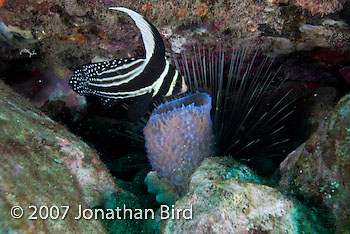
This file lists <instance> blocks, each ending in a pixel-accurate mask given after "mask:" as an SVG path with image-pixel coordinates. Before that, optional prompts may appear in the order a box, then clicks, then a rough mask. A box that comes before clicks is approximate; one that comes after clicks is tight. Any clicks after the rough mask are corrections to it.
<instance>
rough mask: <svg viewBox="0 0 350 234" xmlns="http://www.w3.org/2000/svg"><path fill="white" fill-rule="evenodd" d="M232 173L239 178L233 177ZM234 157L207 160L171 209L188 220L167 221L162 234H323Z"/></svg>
mask: <svg viewBox="0 0 350 234" xmlns="http://www.w3.org/2000/svg"><path fill="white" fill-rule="evenodd" d="M232 168H235V171H236V172H238V171H240V172H239V173H236V172H235V173H232V170H231V169H232ZM259 181H261V179H260V178H259V177H258V176H257V175H254V172H253V171H252V170H251V169H249V168H248V167H247V166H244V165H242V164H239V163H238V162H236V161H234V160H233V159H232V158H227V157H211V158H207V159H205V160H204V161H203V162H202V164H201V166H200V167H199V168H198V169H197V170H196V171H195V172H194V173H193V175H192V176H191V178H190V181H189V192H188V193H187V194H186V195H185V196H183V197H182V198H180V199H179V200H178V201H177V202H176V203H175V210H176V209H179V210H181V209H182V210H183V209H186V208H191V209H192V211H193V214H192V218H191V219H186V218H179V219H168V220H167V221H166V222H165V223H164V224H163V226H162V229H161V232H162V233H217V234H219V233H327V231H328V230H324V229H323V228H322V227H321V225H320V224H319V222H318V220H317V218H316V216H315V215H313V214H312V213H311V212H310V211H308V210H307V209H306V208H305V207H304V206H302V205H301V204H300V203H299V202H297V201H295V200H293V199H290V198H288V197H287V196H285V195H283V194H282V193H281V192H279V191H278V190H277V189H275V188H272V187H269V186H266V185H264V184H260V183H257V182H259Z"/></svg>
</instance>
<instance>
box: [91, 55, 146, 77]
mask: <svg viewBox="0 0 350 234" xmlns="http://www.w3.org/2000/svg"><path fill="white" fill-rule="evenodd" d="M140 61H142V62H146V60H145V59H137V60H134V61H133V62H130V63H126V64H123V65H121V66H118V67H116V68H113V69H108V70H105V71H101V73H99V72H97V73H96V74H97V75H98V76H101V75H103V74H105V73H108V72H116V71H120V70H123V69H126V68H129V67H131V66H133V65H135V64H137V63H139V62H140ZM147 62H148V61H147ZM104 79H106V80H107V79H109V78H104Z"/></svg>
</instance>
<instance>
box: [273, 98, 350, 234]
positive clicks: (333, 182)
mask: <svg viewBox="0 0 350 234" xmlns="http://www.w3.org/2000/svg"><path fill="white" fill-rule="evenodd" d="M349 145H350V95H349V94H348V95H347V96H345V97H343V98H342V99H341V100H340V101H339V103H338V105H337V106H336V107H335V108H334V109H333V111H331V112H330V113H329V114H328V115H327V116H326V117H325V118H324V120H323V121H322V122H321V123H320V125H319V128H318V129H317V131H316V132H315V133H314V134H313V135H312V136H311V137H310V138H309V139H308V140H307V141H306V142H305V143H304V144H302V145H301V146H299V147H298V148H297V149H296V150H295V151H293V152H292V153H290V154H289V155H288V157H287V158H286V159H285V160H284V161H283V162H282V163H281V165H280V168H279V170H280V173H281V175H282V178H281V180H280V187H282V188H283V189H288V190H290V191H292V192H293V193H294V194H296V195H298V196H302V197H304V198H305V199H306V200H309V201H311V202H316V203H317V204H316V205H320V206H321V207H325V209H326V210H327V211H328V213H329V215H328V217H329V218H330V219H335V225H336V230H337V232H338V233H348V232H350V221H349V217H350V196H349V194H350V148H349Z"/></svg>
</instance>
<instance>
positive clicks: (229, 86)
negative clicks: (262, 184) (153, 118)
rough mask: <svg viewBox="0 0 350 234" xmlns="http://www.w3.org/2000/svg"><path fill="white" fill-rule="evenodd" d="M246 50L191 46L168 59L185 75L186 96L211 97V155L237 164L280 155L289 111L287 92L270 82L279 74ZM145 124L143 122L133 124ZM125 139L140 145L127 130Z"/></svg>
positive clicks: (264, 59)
mask: <svg viewBox="0 0 350 234" xmlns="http://www.w3.org/2000/svg"><path fill="white" fill-rule="evenodd" d="M247 51H248V50H247V49H242V50H237V51H230V52H229V51H228V50H223V49H221V47H220V48H219V49H218V51H210V50H206V49H203V48H199V47H197V48H193V50H192V51H187V52H185V53H182V54H181V56H180V57H177V56H175V55H174V56H173V58H174V61H175V65H176V67H177V69H178V70H181V71H182V73H183V75H184V76H185V79H186V83H187V84H188V88H189V89H188V92H190V93H194V92H196V91H201V92H207V93H209V94H211V96H212V100H213V103H212V106H213V108H212V113H211V116H212V121H213V132H214V136H215V144H216V153H215V155H228V154H229V155H232V156H234V157H235V158H236V159H241V160H242V159H243V160H251V159H252V158H261V157H271V156H276V155H281V154H283V150H284V149H285V148H286V147H288V142H289V139H288V137H286V134H285V131H286V127H285V125H284V124H285V120H286V119H287V117H288V116H290V115H291V113H292V112H293V111H292V110H291V108H290V107H291V104H292V102H293V100H292V101H291V100H290V98H289V97H288V95H289V94H290V92H291V90H289V91H288V92H285V93H284V94H279V93H278V91H279V89H280V87H281V85H282V84H283V82H284V79H277V78H276V75H277V73H278V70H279V69H273V63H272V61H270V60H269V59H268V58H267V57H266V56H260V55H259V53H258V52H257V51H256V52H255V53H253V54H249V53H248V52H247ZM190 54H191V55H190ZM146 122H147V118H146V119H143V120H141V122H140V123H139V124H140V125H141V126H144V125H145V123H146ZM127 135H129V137H131V138H133V139H134V140H136V141H138V142H140V143H142V145H144V140H143V137H141V136H139V135H138V134H135V133H132V132H130V131H129V132H128V134H127Z"/></svg>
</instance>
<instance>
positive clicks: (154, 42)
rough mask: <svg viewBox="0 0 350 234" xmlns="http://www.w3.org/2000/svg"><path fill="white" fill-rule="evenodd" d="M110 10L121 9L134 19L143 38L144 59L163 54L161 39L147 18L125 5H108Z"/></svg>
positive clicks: (162, 55) (163, 48)
mask: <svg viewBox="0 0 350 234" xmlns="http://www.w3.org/2000/svg"><path fill="white" fill-rule="evenodd" d="M109 9H111V10H117V11H122V12H124V13H126V14H128V15H129V16H130V17H131V18H132V19H133V20H134V21H135V24H136V26H137V27H138V28H139V29H140V31H141V36H142V40H143V44H144V45H145V50H146V59H147V60H149V59H151V58H152V56H154V55H156V56H161V57H164V56H165V46H164V42H163V39H162V37H161V35H160V33H159V32H158V30H157V29H156V27H154V25H153V24H151V23H150V22H149V21H148V20H146V19H145V18H144V17H143V16H142V15H140V14H139V13H137V12H135V11H133V10H130V9H128V8H125V7H110V8H109Z"/></svg>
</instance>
